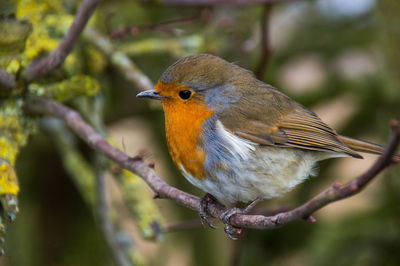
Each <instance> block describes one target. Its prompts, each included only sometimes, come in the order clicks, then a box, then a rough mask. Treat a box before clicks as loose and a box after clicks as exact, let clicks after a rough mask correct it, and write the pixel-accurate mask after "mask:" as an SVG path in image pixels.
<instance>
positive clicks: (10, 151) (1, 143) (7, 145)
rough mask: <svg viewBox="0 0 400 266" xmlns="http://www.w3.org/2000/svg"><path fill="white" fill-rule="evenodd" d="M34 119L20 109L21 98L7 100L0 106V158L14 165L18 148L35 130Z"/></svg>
mask: <svg viewBox="0 0 400 266" xmlns="http://www.w3.org/2000/svg"><path fill="white" fill-rule="evenodd" d="M35 129H36V127H35V123H34V121H33V120H32V119H31V118H29V117H26V116H25V114H24V113H23V111H22V101H21V100H7V101H5V102H3V103H2V105H1V107H0V158H2V159H4V160H6V161H7V162H9V163H10V164H11V166H14V163H15V159H16V156H17V155H18V152H19V149H20V148H21V147H22V146H24V145H25V144H26V142H27V140H28V137H29V135H30V134H32V133H33V132H34V131H35Z"/></svg>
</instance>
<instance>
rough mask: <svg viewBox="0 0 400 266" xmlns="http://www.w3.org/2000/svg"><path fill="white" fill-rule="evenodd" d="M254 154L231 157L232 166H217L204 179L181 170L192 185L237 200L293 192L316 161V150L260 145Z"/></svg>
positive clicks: (223, 199) (269, 196) (227, 199)
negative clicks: (306, 150) (238, 158)
mask: <svg viewBox="0 0 400 266" xmlns="http://www.w3.org/2000/svg"><path fill="white" fill-rule="evenodd" d="M253 156H254V157H253ZM253 156H251V157H249V158H247V159H246V160H243V161H235V160H232V162H231V163H232V164H229V165H231V166H232V167H220V168H219V169H214V170H213V173H212V174H209V175H208V177H207V178H206V179H205V180H198V179H196V178H194V177H192V176H191V175H190V174H188V173H187V172H186V171H185V170H184V169H183V168H181V169H182V172H183V173H184V176H185V177H186V179H187V180H188V181H189V182H191V183H192V184H193V185H195V186H197V187H199V188H200V189H202V190H203V191H205V192H208V193H210V194H212V195H213V196H215V197H216V198H218V199H220V200H222V201H228V202H231V203H234V202H250V201H253V200H254V199H256V198H257V197H260V198H273V197H278V196H280V195H282V194H283V193H285V192H288V191H290V190H291V189H292V188H294V187H295V186H296V185H298V184H299V183H301V182H302V181H304V180H305V179H306V178H308V177H309V176H310V175H312V174H313V166H314V164H315V162H316V161H317V160H316V158H315V156H314V155H313V152H305V151H302V150H299V149H286V148H285V149H284V148H273V147H260V148H257V149H256V150H255V151H254V152H253Z"/></svg>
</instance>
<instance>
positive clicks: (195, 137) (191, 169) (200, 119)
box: [162, 84, 214, 180]
mask: <svg viewBox="0 0 400 266" xmlns="http://www.w3.org/2000/svg"><path fill="white" fill-rule="evenodd" d="M163 86H164V89H165V87H166V86H174V85H165V84H164V85H163ZM168 91H171V90H168ZM162 104H163V108H164V113H165V130H166V135H167V143H168V149H169V152H170V154H171V157H172V159H173V160H174V162H175V164H176V165H177V166H178V168H180V167H181V166H182V167H183V168H184V169H185V171H186V172H188V173H189V174H190V175H192V176H193V177H194V178H197V179H200V180H202V179H204V178H205V177H206V176H205V173H204V169H203V163H204V160H205V157H206V156H205V154H204V151H203V150H202V149H201V147H200V144H201V143H200V142H201V141H203V140H202V139H203V138H202V129H203V125H204V122H205V121H206V120H207V119H209V118H210V117H211V116H212V115H213V113H214V112H213V111H212V110H209V109H208V108H207V106H206V105H205V104H204V103H203V102H202V101H200V100H197V99H190V100H188V101H181V100H179V99H166V100H163V101H162ZM179 170H181V169H179Z"/></svg>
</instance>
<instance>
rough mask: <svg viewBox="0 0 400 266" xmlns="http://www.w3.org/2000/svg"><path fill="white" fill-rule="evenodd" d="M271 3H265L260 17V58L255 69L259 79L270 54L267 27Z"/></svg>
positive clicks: (268, 26) (261, 77)
mask: <svg viewBox="0 0 400 266" xmlns="http://www.w3.org/2000/svg"><path fill="white" fill-rule="evenodd" d="M271 9H272V4H270V3H267V4H265V7H264V12H263V15H262V18H261V20H262V21H261V58H260V63H259V65H258V67H257V70H256V76H257V78H258V79H259V80H262V79H263V76H264V73H265V70H266V68H267V64H268V60H269V58H270V55H271V47H270V44H269V29H270V17H271Z"/></svg>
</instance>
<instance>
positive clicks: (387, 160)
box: [26, 98, 400, 229]
mask: <svg viewBox="0 0 400 266" xmlns="http://www.w3.org/2000/svg"><path fill="white" fill-rule="evenodd" d="M26 111H28V112H31V113H38V114H44V115H50V116H55V117H57V118H59V119H62V120H64V121H65V122H66V124H67V125H68V126H69V127H70V128H71V129H72V130H73V131H74V132H75V133H76V134H77V135H78V136H80V137H81V138H82V140H84V141H85V142H86V143H87V144H89V146H91V147H92V148H94V149H96V150H97V151H99V152H101V153H102V154H104V155H105V156H107V157H108V158H109V159H111V160H113V161H115V162H116V163H118V164H119V165H121V167H123V168H125V169H128V170H129V171H131V172H133V173H135V174H137V175H139V176H141V177H142V178H143V179H144V181H145V182H146V183H147V184H148V185H149V186H150V187H151V189H152V190H153V191H154V192H155V193H156V195H157V196H158V197H159V198H168V199H171V200H173V201H175V202H176V203H179V204H181V205H183V206H185V207H187V208H190V209H192V210H196V211H198V210H199V207H200V199H199V198H198V197H196V196H193V195H191V194H188V193H186V192H183V191H181V190H179V189H177V188H174V187H172V186H170V185H168V184H167V183H166V182H165V181H164V180H162V179H161V178H160V177H159V176H158V175H157V174H156V173H155V172H154V171H153V169H151V168H150V167H149V166H148V165H147V164H146V163H144V162H143V161H141V160H140V159H138V158H136V159H134V158H131V157H129V156H128V155H126V154H125V153H123V152H122V151H120V150H118V149H116V148H114V147H113V146H112V145H110V144H109V143H108V142H107V141H106V140H105V139H104V138H103V137H102V136H101V135H100V134H99V133H97V132H96V131H95V130H94V129H93V128H92V127H91V126H90V125H88V124H87V123H86V122H85V121H84V120H83V119H82V117H81V116H80V115H79V114H78V113H77V112H76V111H74V110H72V109H70V108H68V107H66V106H63V105H61V104H59V103H57V102H55V101H53V100H50V99H45V98H34V99H31V100H29V101H28V102H27V105H26ZM392 128H393V137H392V139H391V141H390V143H389V145H388V146H387V148H386V149H385V151H384V153H383V154H382V155H381V157H380V158H379V159H378V160H377V161H376V163H375V164H374V165H373V166H372V167H371V168H370V169H369V170H368V171H367V172H365V173H364V174H363V175H361V176H360V177H358V178H356V179H354V180H353V181H352V182H350V183H348V184H346V185H343V186H339V185H334V186H333V187H331V188H328V189H326V190H325V191H323V192H321V193H320V194H319V195H317V196H315V197H314V198H312V199H311V200H309V201H307V202H306V203H304V204H303V205H301V206H299V207H297V208H295V209H293V210H291V211H287V212H282V213H279V214H277V215H275V216H263V215H246V214H235V215H233V216H232V217H231V219H230V222H231V224H232V225H233V226H236V227H244V228H259V229H261V228H266V229H272V228H276V227H279V226H282V225H285V224H288V223H291V222H293V221H296V220H301V219H307V218H308V217H309V216H310V215H311V214H312V213H314V212H315V211H317V210H319V209H321V208H322V207H324V206H326V205H328V204H329V203H331V202H334V201H337V200H340V199H344V198H347V197H350V196H352V195H354V194H357V193H359V192H360V191H361V190H362V189H363V188H364V187H365V186H366V185H367V184H368V183H369V182H370V181H371V180H373V179H374V178H375V177H376V176H377V175H378V173H380V172H381V171H382V170H383V169H385V168H386V167H388V166H389V165H391V164H392V163H393V162H394V161H393V159H392V155H393V154H394V152H395V150H396V147H397V146H398V144H399V139H400V125H399V122H398V121H393V122H392ZM208 211H209V213H210V214H211V215H213V216H214V217H217V218H219V219H222V218H223V216H224V212H225V211H226V208H225V206H223V205H221V204H218V203H211V204H208ZM310 220H312V221H314V219H310Z"/></svg>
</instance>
